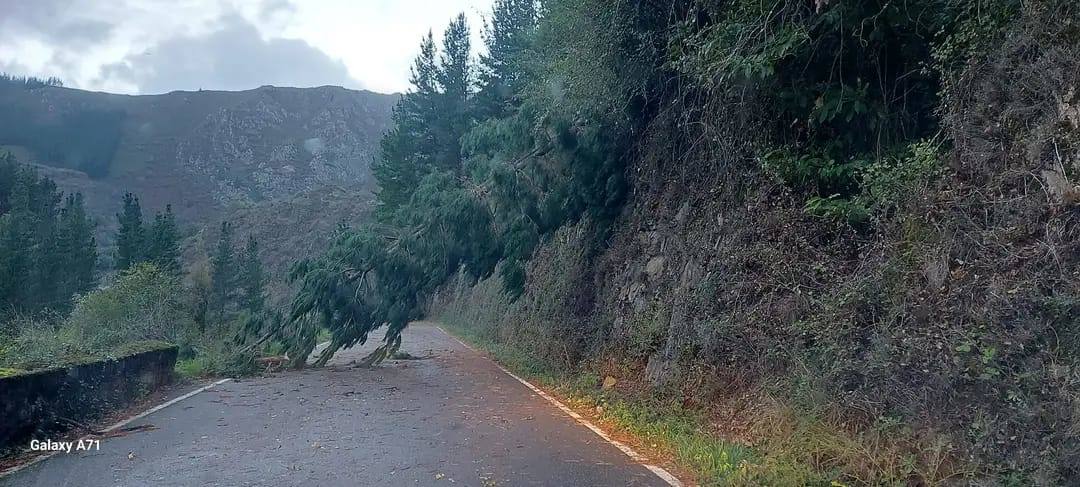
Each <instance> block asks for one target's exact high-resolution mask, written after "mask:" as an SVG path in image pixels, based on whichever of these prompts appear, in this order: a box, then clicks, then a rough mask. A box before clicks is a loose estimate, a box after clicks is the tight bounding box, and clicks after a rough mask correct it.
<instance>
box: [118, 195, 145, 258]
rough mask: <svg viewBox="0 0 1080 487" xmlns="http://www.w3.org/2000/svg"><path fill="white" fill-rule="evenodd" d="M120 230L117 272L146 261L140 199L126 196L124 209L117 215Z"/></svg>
mask: <svg viewBox="0 0 1080 487" xmlns="http://www.w3.org/2000/svg"><path fill="white" fill-rule="evenodd" d="M116 219H117V221H118V222H119V223H120V229H119V230H117V232H116V265H115V267H116V270H125V269H127V268H129V267H131V266H132V265H134V264H137V263H139V262H143V261H145V260H146V234H145V231H144V229H143V219H142V208H141V207H140V206H139V197H138V196H135V195H134V194H132V193H125V194H124V208H123V210H122V211H121V212H120V213H117V215H116Z"/></svg>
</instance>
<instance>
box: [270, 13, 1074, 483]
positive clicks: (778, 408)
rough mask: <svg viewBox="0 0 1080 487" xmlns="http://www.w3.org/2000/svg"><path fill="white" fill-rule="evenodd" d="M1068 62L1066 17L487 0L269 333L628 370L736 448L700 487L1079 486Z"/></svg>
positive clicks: (410, 99) (402, 120)
mask: <svg viewBox="0 0 1080 487" xmlns="http://www.w3.org/2000/svg"><path fill="white" fill-rule="evenodd" d="M473 28H481V29H482V32H483V39H484V42H485V46H484V49H483V50H477V49H475V47H474V46H471V45H470V29H473ZM1078 50H1080V6H1078V5H1077V4H1076V3H1075V2H1071V1H1066V0H1031V1H1024V2H1021V1H1019V0H910V1H905V2H895V1H888V0H874V1H861V0H860V1H856V0H814V1H810V0H776V1H759V0H733V1H725V2H719V1H710V0H668V1H659V0H652V1H631V0H618V1H600V0H546V1H543V2H534V1H532V0H497V1H496V2H495V6H494V9H493V11H492V12H491V15H490V16H489V17H488V18H487V21H486V22H485V24H484V25H483V26H469V25H467V22H466V20H465V17H464V16H459V17H458V18H456V19H453V20H452V21H451V22H450V24H449V26H448V27H447V28H446V30H445V32H444V34H443V36H442V37H441V41H440V42H436V41H435V37H434V36H433V35H430V34H429V35H428V36H427V37H425V38H424V39H422V40H421V42H420V45H419V52H418V54H417V56H416V58H415V60H414V62H413V67H412V70H411V83H412V88H411V89H410V90H409V92H408V93H406V94H405V95H403V96H402V98H401V100H400V102H399V103H398V104H397V107H396V108H395V111H394V127H393V129H392V130H391V131H390V132H389V133H388V134H387V135H386V136H385V137H384V138H383V141H382V145H381V154H380V156H379V157H378V159H377V161H376V162H375V166H374V172H375V175H376V178H377V182H378V185H379V194H378V203H379V206H378V208H377V210H376V215H375V218H374V219H373V221H371V222H370V223H367V224H365V225H362V226H359V227H356V228H347V227H342V228H340V229H339V230H338V232H337V234H336V235H335V237H334V243H333V245H332V246H331V248H330V249H329V250H328V251H327V252H326V253H325V255H323V256H321V257H317V258H314V259H310V260H306V261H302V262H299V263H297V264H296V265H295V266H294V267H293V269H292V272H291V278H292V279H293V280H294V282H295V284H296V286H297V288H298V290H297V294H296V295H295V297H294V299H293V302H292V303H291V306H290V308H291V309H290V310H289V311H288V313H287V317H286V320H285V321H283V322H282V325H281V326H277V325H274V327H272V328H270V329H269V333H271V334H276V336H277V339H278V340H280V341H281V342H282V343H285V344H287V345H288V347H289V349H290V354H291V355H290V356H292V357H293V358H294V360H303V359H304V358H305V357H307V355H309V354H311V353H312V351H313V350H314V347H315V344H316V337H317V336H318V334H319V333H320V330H321V329H326V330H329V333H330V345H329V347H327V348H325V349H324V350H323V351H322V353H321V355H320V356H319V357H318V360H317V363H325V361H326V360H327V359H328V358H329V357H330V356H331V355H332V354H334V353H335V351H337V350H340V349H341V348H344V347H350V346H353V345H356V344H358V343H363V342H365V341H367V340H369V339H371V334H372V333H383V331H382V330H381V329H383V328H385V332H384V333H385V334H384V335H383V337H382V340H383V341H384V343H383V344H382V346H381V347H380V348H379V349H378V350H377V351H376V352H375V353H374V354H372V355H371V356H370V357H369V361H370V362H372V363H375V362H377V361H379V360H381V359H383V358H385V357H387V356H389V355H391V354H392V353H394V352H395V351H396V350H397V349H398V348H399V346H400V345H401V340H400V336H401V331H402V330H403V329H404V328H405V327H406V326H407V325H408V323H409V322H410V321H411V320H414V319H417V318H420V317H422V316H425V315H430V316H435V317H439V318H440V319H442V320H443V321H444V322H446V323H448V324H450V325H452V326H456V327H459V328H461V329H464V330H466V331H467V332H469V333H472V334H475V335H477V336H481V337H483V338H484V339H486V340H489V341H492V342H495V343H498V344H500V345H501V346H505V347H510V348H515V349H517V350H519V351H521V353H523V354H525V355H526V356H528V357H531V360H534V361H535V362H538V363H541V364H543V365H544V366H545V367H548V368H550V369H555V370H560V371H566V372H568V373H571V374H603V375H608V376H612V377H615V376H617V377H618V380H619V383H620V384H630V385H628V386H627V388H626V391H624V392H625V394H627V395H629V396H633V395H635V394H636V395H641V394H645V395H652V398H653V399H652V400H655V401H660V402H661V403H662V404H667V405H668V407H669V408H687V409H692V410H696V411H700V412H703V414H705V416H706V417H708V418H713V421H712V422H710V423H709V424H710V428H714V429H715V431H713V432H712V433H713V434H715V435H717V436H720V437H722V438H725V439H726V440H728V441H730V442H731V443H732V444H738V445H740V448H741V449H740V450H738V451H742V452H744V453H745V455H743V454H740V456H739V458H734V457H731V456H727V457H725V459H724V460H722V461H717V462H716V463H714V464H708V465H705V464H702V465H698V464H697V463H695V462H698V463H700V458H699V457H700V455H698V457H695V456H694V454H688V456H687V458H685V459H684V460H685V461H687V462H688V463H690V464H694V465H696V466H698V467H700V468H702V469H704V470H707V471H708V473H709V474H710V476H711V478H715V479H717V481H718V482H733V483H744V484H752V485H762V484H767V485H830V482H832V484H831V485H848V484H863V485H938V484H942V483H972V484H988V485H1032V484H1040V485H1063V484H1071V483H1075V482H1077V480H1078V479H1080V443H1078V442H1077V435H1076V431H1077V429H1078V428H1080V369H1078V366H1080V364H1078V362H1077V361H1078V358H1080V356H1078V351H1080V341H1078V340H1080V323H1078V319H1080V270H1078V269H1080V226H1078V225H1077V219H1078V215H1080V213H1078V208H1080V207H1078V205H1077V203H1078V202H1080V189H1078V187H1077V185H1076V182H1077V181H1080V158H1078V156H1077V153H1078V150H1080V145H1078V143H1080V139H1078V138H1077V134H1078V133H1080V116H1078V113H1080V112H1078V110H1080V108H1078V107H1080V100H1078V99H1077V93H1076V87H1077V82H1078V81H1080V63H1078V60H1080V57H1078V55H1080V51H1078ZM477 52H479V54H477ZM260 332H261V331H260ZM634 384H644V385H646V386H647V387H645V388H640V387H634V386H633V385H634ZM642 390H646V391H651V392H641V391H642ZM677 451H680V450H677ZM725 451H728V450H725ZM731 451H735V450H731ZM746 452H749V453H746ZM725 454H726V453H725ZM710 458H711V457H710Z"/></svg>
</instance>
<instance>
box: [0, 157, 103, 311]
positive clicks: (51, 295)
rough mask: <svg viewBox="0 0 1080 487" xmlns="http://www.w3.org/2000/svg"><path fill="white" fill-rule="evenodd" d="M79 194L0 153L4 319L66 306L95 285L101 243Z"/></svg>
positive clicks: (0, 283) (1, 306)
mask: <svg viewBox="0 0 1080 487" xmlns="http://www.w3.org/2000/svg"><path fill="white" fill-rule="evenodd" d="M93 230H94V225H93V222H92V221H91V220H90V218H89V217H88V216H87V215H86V210H85V208H84V206H83V198H82V195H81V194H72V195H68V196H67V197H64V195H63V194H61V193H60V192H59V191H57V189H56V184H54V183H53V182H52V180H50V179H48V178H45V177H42V176H39V175H38V174H37V172H36V171H34V170H33V169H32V168H30V167H27V166H24V165H21V164H19V163H18V162H16V161H15V158H14V157H12V156H11V155H10V154H0V320H3V319H4V318H6V317H10V316H11V315H13V314H19V313H37V312H41V311H42V310H45V309H47V308H52V309H57V310H66V309H68V308H69V306H70V301H71V297H72V296H74V295H76V294H79V293H84V292H86V291H88V290H90V289H91V288H93V286H94V284H95V282H96V280H95V275H94V268H95V266H96V264H97V246H96V244H95V242H94V236H93Z"/></svg>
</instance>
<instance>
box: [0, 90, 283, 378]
mask: <svg viewBox="0 0 1080 487" xmlns="http://www.w3.org/2000/svg"><path fill="white" fill-rule="evenodd" d="M28 84H29V83H28ZM84 203H85V201H84V197H83V195H82V194H80V193H70V194H65V193H63V192H62V191H60V190H58V189H57V186H56V183H55V182H54V181H53V180H52V179H50V178H48V177H47V176H44V175H41V174H39V172H38V171H37V169H36V168H34V167H33V166H30V165H27V164H23V163H21V162H19V161H18V160H16V159H15V157H14V156H12V155H11V154H7V153H2V152H0V377H3V376H7V375H12V374H20V373H24V372H28V371H35V370H41V369H45V368H50V367H58V366H65V365H69V364H72V363H80V362H83V361H87V360H97V359H102V358H106V359H108V358H117V357H121V356H123V355H124V354H125V353H131V352H132V351H133V350H134V351H137V350H141V349H144V348H146V347H151V346H153V344H155V343H161V342H167V343H171V344H176V345H178V346H179V347H180V351H179V358H180V364H179V365H178V369H179V371H180V372H182V373H184V374H187V375H193V376H198V375H205V374H223V373H231V374H240V373H244V372H245V371H248V370H250V369H251V367H252V365H253V359H254V356H255V353H256V352H260V351H263V349H258V350H256V349H255V348H254V347H245V346H244V344H243V343H242V340H241V338H239V337H243V336H244V333H245V330H246V328H247V327H248V326H251V325H250V323H253V322H254V323H261V320H267V319H272V312H271V310H270V309H269V307H268V306H266V294H267V292H266V286H267V284H268V282H269V276H268V274H267V272H266V271H265V269H264V266H263V262H262V258H261V256H260V250H259V244H258V242H257V241H256V240H255V238H254V237H253V236H250V235H249V236H248V237H247V241H246V242H245V243H243V244H240V243H237V242H234V241H233V240H234V237H233V231H232V224H231V223H230V222H222V224H221V227H220V231H219V232H218V233H217V236H218V239H217V241H216V243H215V244H214V247H213V248H212V249H206V250H205V252H206V253H207V254H209V256H208V259H207V260H209V265H208V266H205V267H197V266H196V267H193V266H192V265H190V264H189V263H185V262H183V259H182V256H181V234H182V232H183V230H182V228H181V225H180V223H179V222H177V220H176V217H175V215H174V214H173V211H172V207H171V205H166V206H165V208H163V209H161V210H159V211H157V212H155V213H154V214H153V218H152V219H145V220H144V217H143V210H142V207H141V205H140V202H139V198H138V196H137V195H134V194H132V193H126V194H125V195H124V197H123V201H122V211H121V212H120V213H118V214H117V215H116V216H115V218H116V219H117V227H118V229H117V232H116V235H115V236H114V239H113V240H115V245H114V246H112V247H110V248H104V249H102V248H99V245H98V243H97V242H96V240H95V238H94V233H95V227H96V226H97V224H98V222H97V221H96V219H95V218H93V217H91V216H90V215H88V213H87V211H86V208H85V204H84ZM264 348H265V347H264Z"/></svg>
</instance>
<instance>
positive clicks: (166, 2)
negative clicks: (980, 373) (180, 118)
mask: <svg viewBox="0 0 1080 487" xmlns="http://www.w3.org/2000/svg"><path fill="white" fill-rule="evenodd" d="M490 8H491V0H0V72H6V73H10V74H17V75H34V76H39V77H46V76H58V77H60V78H61V79H62V80H63V81H64V85H65V86H69V87H73V88H83V89H89V90H96V91H108V92H113V93H131V94H145V93H165V92H168V91H172V90H197V89H200V88H202V89H224V90H242V89H248V88H255V87H258V86H261V85H267V84H270V85H277V86H302V87H306V86H319V85H341V86H345V87H349V88H365V89H369V90H372V91H378V92H383V93H390V92H399V91H403V90H405V89H406V88H407V86H408V76H409V65H410V63H411V62H412V58H413V57H414V56H415V55H416V52H417V49H418V46H419V43H420V38H421V36H423V35H424V34H425V33H427V31H428V29H433V30H434V32H435V35H436V37H437V38H438V37H440V35H441V33H442V31H443V29H445V27H446V24H447V23H449V22H450V20H451V19H452V18H453V17H454V16H455V15H457V14H458V13H459V12H464V13H465V14H466V16H468V18H469V20H470V26H471V27H472V29H473V34H474V35H473V37H474V40H473V44H474V51H475V47H478V45H479V44H480V36H479V31H480V28H481V18H482V17H483V16H487V15H490V11H489V10H490Z"/></svg>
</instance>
